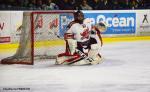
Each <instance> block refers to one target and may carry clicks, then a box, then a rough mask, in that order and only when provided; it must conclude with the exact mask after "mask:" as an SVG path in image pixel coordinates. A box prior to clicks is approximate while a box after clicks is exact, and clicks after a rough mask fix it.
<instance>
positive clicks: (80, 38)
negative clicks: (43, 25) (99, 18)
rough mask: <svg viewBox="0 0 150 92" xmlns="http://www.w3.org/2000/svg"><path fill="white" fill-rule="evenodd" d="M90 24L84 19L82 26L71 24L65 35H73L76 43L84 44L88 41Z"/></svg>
mask: <svg viewBox="0 0 150 92" xmlns="http://www.w3.org/2000/svg"><path fill="white" fill-rule="evenodd" d="M91 28H92V26H91V24H90V22H87V20H86V19H85V20H84V22H83V24H80V23H73V24H72V25H71V27H70V28H69V29H68V30H67V32H66V33H70V34H73V37H74V39H75V40H77V42H84V41H87V40H89V39H90V31H91Z"/></svg>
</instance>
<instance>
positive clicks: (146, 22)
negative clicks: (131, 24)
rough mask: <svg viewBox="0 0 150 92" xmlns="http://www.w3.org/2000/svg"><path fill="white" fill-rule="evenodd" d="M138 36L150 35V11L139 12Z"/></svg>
mask: <svg viewBox="0 0 150 92" xmlns="http://www.w3.org/2000/svg"><path fill="white" fill-rule="evenodd" d="M136 15H137V19H136V20H137V23H136V25H137V29H136V35H150V10H138V11H137V13H136Z"/></svg>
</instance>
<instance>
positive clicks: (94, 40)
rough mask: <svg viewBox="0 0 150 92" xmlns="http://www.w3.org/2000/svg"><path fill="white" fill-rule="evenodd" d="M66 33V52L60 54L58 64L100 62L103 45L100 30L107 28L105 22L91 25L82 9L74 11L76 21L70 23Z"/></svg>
mask: <svg viewBox="0 0 150 92" xmlns="http://www.w3.org/2000/svg"><path fill="white" fill-rule="evenodd" d="M67 28H68V30H67V31H66V33H65V35H64V39H65V41H66V52H65V53H61V54H59V55H58V57H57V60H56V64H73V65H83V64H98V63H100V62H101V55H100V54H99V50H100V48H101V46H102V38H101V35H100V30H101V29H102V28H106V26H105V25H104V24H103V23H99V24H97V25H95V26H92V25H91V20H90V19H84V14H83V13H82V12H81V11H79V10H78V11H77V12H75V13H74V21H72V22H71V23H70V24H69V25H68V27H67Z"/></svg>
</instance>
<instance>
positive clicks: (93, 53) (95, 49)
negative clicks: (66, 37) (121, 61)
mask: <svg viewBox="0 0 150 92" xmlns="http://www.w3.org/2000/svg"><path fill="white" fill-rule="evenodd" d="M88 56H89V58H92V59H93V60H94V61H93V62H91V64H98V63H100V62H101V60H102V59H101V56H100V55H99V46H98V44H92V45H91V49H90V51H89V53H88Z"/></svg>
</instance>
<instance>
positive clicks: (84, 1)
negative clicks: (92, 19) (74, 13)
mask: <svg viewBox="0 0 150 92" xmlns="http://www.w3.org/2000/svg"><path fill="white" fill-rule="evenodd" d="M80 7H81V9H82V10H92V7H91V6H89V5H88V3H87V0H83V1H82V3H81V5H80Z"/></svg>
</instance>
